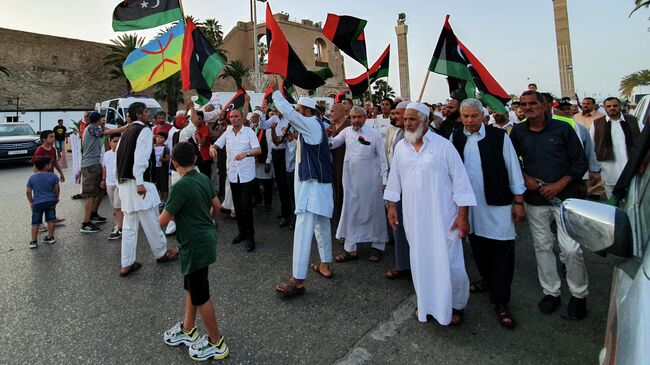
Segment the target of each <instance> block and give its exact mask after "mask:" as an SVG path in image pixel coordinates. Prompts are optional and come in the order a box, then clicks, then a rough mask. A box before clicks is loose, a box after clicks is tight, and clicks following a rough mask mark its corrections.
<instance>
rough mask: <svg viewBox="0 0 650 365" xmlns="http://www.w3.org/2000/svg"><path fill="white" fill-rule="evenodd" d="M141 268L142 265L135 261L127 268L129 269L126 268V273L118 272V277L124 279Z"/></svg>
mask: <svg viewBox="0 0 650 365" xmlns="http://www.w3.org/2000/svg"><path fill="white" fill-rule="evenodd" d="M141 267H142V264H141V263H139V262H137V261H135V262H134V263H132V264H131V266H129V267H128V268H127V270H126V271H120V276H121V277H123V278H125V277H127V276H129V275H131V274H132V273H134V272H136V271H138V270H140V268H141Z"/></svg>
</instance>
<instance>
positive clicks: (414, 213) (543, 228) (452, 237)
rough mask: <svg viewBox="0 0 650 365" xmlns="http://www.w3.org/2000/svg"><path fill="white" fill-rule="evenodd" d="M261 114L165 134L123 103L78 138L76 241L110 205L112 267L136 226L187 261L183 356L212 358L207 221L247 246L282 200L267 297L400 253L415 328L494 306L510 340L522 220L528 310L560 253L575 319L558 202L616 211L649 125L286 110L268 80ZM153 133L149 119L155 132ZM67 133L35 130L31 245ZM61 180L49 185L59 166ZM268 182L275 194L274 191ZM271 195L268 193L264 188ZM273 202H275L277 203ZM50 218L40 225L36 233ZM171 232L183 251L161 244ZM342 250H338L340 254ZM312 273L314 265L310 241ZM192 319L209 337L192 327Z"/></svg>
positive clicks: (406, 105) (176, 340)
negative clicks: (282, 256) (471, 302)
mask: <svg viewBox="0 0 650 365" xmlns="http://www.w3.org/2000/svg"><path fill="white" fill-rule="evenodd" d="M269 87H270V88H271V89H272V90H273V94H272V101H273V103H272V105H268V104H267V102H266V101H265V102H264V105H262V107H255V108H252V110H251V106H250V98H249V97H248V96H246V99H245V103H244V106H243V108H242V110H238V109H232V110H229V111H225V110H219V109H218V108H215V106H214V105H211V104H208V105H207V106H206V107H205V108H204V110H196V109H195V106H194V103H193V102H191V101H188V102H187V103H186V104H185V107H184V110H181V111H179V112H178V113H177V114H176V116H175V117H174V118H173V122H172V123H169V122H168V121H167V119H168V118H167V115H166V114H165V113H164V112H160V113H158V114H156V115H155V116H150V115H149V111H148V110H147V108H146V107H145V105H144V104H142V103H138V102H136V103H134V104H132V105H131V106H130V107H129V111H128V118H127V119H128V123H127V124H126V125H125V126H122V127H119V128H114V129H110V128H107V127H106V126H104V125H103V118H102V116H101V114H99V113H98V112H89V113H86V115H85V117H84V122H83V123H82V130H81V131H78V132H79V133H80V137H81V147H82V158H81V164H80V167H81V170H80V176H74V179H75V180H78V179H79V178H80V179H81V184H82V189H81V193H80V195H81V196H82V197H83V198H84V199H85V204H84V215H83V219H82V224H81V227H80V231H81V232H82V233H85V234H97V233H98V232H101V228H100V226H99V225H101V224H104V223H106V222H107V221H108V219H106V218H104V217H101V216H100V215H99V214H98V208H99V206H100V204H101V203H102V201H103V197H104V196H105V195H108V197H109V202H110V206H111V209H112V212H113V216H114V228H113V230H112V231H111V232H110V234H109V235H108V237H107V238H108V239H111V240H117V239H121V269H120V271H119V275H120V276H122V277H127V276H129V275H131V274H132V273H134V272H135V271H137V270H139V269H141V268H142V264H141V263H140V262H139V261H137V260H136V246H137V237H138V230H139V227H140V226H141V227H142V229H143V231H144V233H145V236H146V238H147V241H148V244H149V247H150V249H151V252H152V254H153V257H154V258H155V260H156V262H158V263H162V262H168V261H173V260H176V259H178V258H180V264H181V265H180V266H181V272H182V274H183V277H184V289H185V316H184V319H183V321H181V322H179V323H177V324H176V325H174V326H173V327H172V328H171V329H170V330H168V331H166V332H165V334H164V341H165V343H167V344H169V345H171V346H176V345H180V344H184V345H186V346H189V347H190V348H189V353H190V356H191V357H192V358H194V359H197V360H205V359H208V358H223V357H225V356H227V355H228V351H229V350H228V346H227V345H226V344H225V342H224V340H223V337H222V336H221V335H220V332H219V329H218V325H217V321H216V316H215V309H214V304H213V303H212V301H211V299H210V292H209V283H208V267H209V265H210V264H212V263H214V262H215V260H216V253H215V250H216V242H217V233H216V232H217V230H218V228H217V223H216V222H217V220H216V218H217V216H218V215H219V214H220V213H221V212H225V214H227V215H228V216H229V217H231V218H232V219H235V220H236V221H237V229H238V234H237V236H236V237H235V238H234V239H233V240H232V242H231V243H232V244H240V243H242V244H243V247H244V250H245V251H246V252H248V253H251V252H253V251H254V250H255V249H256V240H255V210H254V209H253V208H254V207H255V206H256V205H258V204H262V208H261V211H262V212H268V211H269V210H270V208H271V205H272V199H273V198H274V197H275V196H277V197H278V198H279V200H280V204H279V205H280V214H279V215H278V216H277V219H278V222H277V223H278V225H279V227H283V228H285V229H288V230H289V231H293V260H292V271H291V276H290V279H289V280H288V281H287V282H285V283H282V284H280V285H277V286H276V287H275V290H276V291H277V293H278V294H279V295H280V296H282V297H293V296H296V295H300V294H303V293H305V290H306V286H305V280H306V279H307V274H308V272H310V271H312V272H313V273H315V274H318V275H319V276H322V277H324V278H326V279H330V278H332V277H333V275H334V272H333V266H332V263H333V262H337V263H345V262H350V261H355V260H359V259H360V254H359V251H358V247H359V245H361V244H369V245H370V247H371V248H370V255H369V257H368V260H369V261H371V262H378V261H381V260H382V259H383V258H384V256H385V255H384V253H385V252H386V248H387V246H393V247H394V249H393V250H392V252H393V254H392V255H391V256H390V257H389V260H390V261H391V265H390V266H391V267H390V269H388V271H386V272H385V274H384V276H385V277H386V279H390V280H394V279H400V278H411V279H412V283H413V286H414V288H415V292H416V296H417V311H416V313H415V315H416V317H417V319H418V320H419V321H421V322H426V321H428V320H429V319H431V318H433V319H435V320H436V321H437V322H438V323H440V324H441V325H451V326H458V325H460V324H462V323H463V321H464V314H465V313H464V309H465V307H466V305H467V302H468V299H469V296H470V293H480V292H487V293H489V296H490V300H491V302H492V304H493V305H494V311H495V316H496V319H497V321H498V323H499V324H500V325H502V326H503V327H505V328H508V329H513V328H515V327H516V325H517V321H516V320H515V317H514V315H513V313H512V311H511V310H510V308H509V301H510V298H511V286H512V280H513V273H514V265H515V253H514V252H515V239H516V231H515V224H516V223H519V222H524V221H527V222H528V226H529V228H530V231H531V233H532V238H533V246H534V249H535V255H536V259H537V271H538V279H539V283H540V286H541V288H542V298H541V300H540V301H539V310H540V311H542V312H544V313H551V312H554V311H556V310H557V309H558V308H559V306H560V293H561V279H560V273H558V270H557V264H556V260H557V258H556V255H555V253H554V252H553V246H554V244H555V240H556V237H557V241H558V243H559V247H560V255H559V258H560V260H561V262H562V264H563V267H564V268H565V270H566V273H565V275H566V281H567V283H568V287H569V291H570V293H571V298H570V300H569V303H568V306H567V314H568V318H570V319H575V320H580V319H583V318H585V316H586V314H587V296H588V294H589V283H588V275H587V268H586V266H585V261H584V257H583V253H582V250H581V249H580V246H579V244H578V243H577V242H575V241H574V240H573V239H571V237H570V236H569V235H568V234H567V232H566V231H565V230H564V227H563V226H562V224H560V204H561V202H562V201H563V200H564V199H567V198H592V199H603V198H610V197H611V194H612V188H613V186H614V185H615V183H616V180H617V178H618V176H619V175H620V174H621V172H622V169H623V166H624V165H625V163H626V161H627V157H628V155H629V154H630V152H631V149H632V148H634V146H635V143H636V141H637V140H638V137H639V134H640V130H641V129H642V127H643V123H639V121H637V120H636V119H635V118H634V117H633V116H631V115H630V114H626V113H624V112H623V111H622V103H621V101H620V100H619V99H617V98H615V97H610V98H607V99H605V100H604V102H603V105H602V108H603V110H604V111H603V112H601V111H600V110H598V109H599V105H598V104H596V102H595V100H594V99H593V98H590V97H586V98H584V99H583V100H582V101H581V102H580V105H578V103H577V102H576V101H575V100H572V99H569V98H562V99H557V100H555V99H554V98H553V97H552V96H550V94H546V93H540V92H538V91H537V90H536V85H534V84H531V85H529V90H526V91H525V92H523V93H522V94H521V96H520V97H519V98H518V99H517V100H515V101H513V102H511V103H510V104H508V106H507V110H506V111H505V112H503V111H492V110H490V109H489V108H486V107H485V106H484V104H482V103H481V101H479V100H477V99H471V98H470V99H465V100H457V99H454V98H451V99H449V100H447V101H446V102H445V103H438V104H427V103H419V102H412V101H408V100H403V99H402V98H394V99H391V98H385V99H383V100H382V101H381V103H380V105H378V106H375V105H373V104H372V103H371V102H366V103H365V104H363V105H354V102H353V101H352V100H349V99H344V100H342V101H341V102H340V103H335V104H334V105H332V106H331V108H330V109H329V110H326V108H325V107H324V105H321V104H318V103H317V102H316V101H315V100H314V99H312V98H308V97H302V98H300V99H299V100H298V102H297V103H296V104H295V105H292V104H290V103H289V102H288V101H287V100H286V98H285V97H284V96H283V94H282V93H281V92H280V91H278V83H277V81H275V80H273V81H271V82H270V84H269ZM150 120H153V125H152V124H151V122H150ZM61 135H64V136H65V130H64V131H63V132H62V133H61V131H60V130H58V131H43V132H42V133H41V140H42V141H43V144H42V145H41V147H39V149H38V151H37V152H36V154H35V156H34V166H35V170H36V172H35V174H34V175H33V176H31V177H30V179H29V181H28V182H27V198H28V200H29V202H30V204H31V206H32V233H31V234H32V237H31V242H30V247H31V248H36V247H38V244H37V234H38V231H39V229H43V230H45V231H46V232H47V236H46V238H45V239H44V240H43V242H45V243H48V244H53V243H55V238H54V231H55V225H56V223H57V216H56V205H57V204H58V203H59V195H60V187H59V183H60V182H63V181H65V177H64V175H63V171H62V170H61V168H60V166H59V164H58V162H57V161H58V160H59V159H60V158H61V154H60V151H61V149H62V148H63V146H62V144H60V143H58V142H57V141H60V140H61V139H60V138H61ZM55 169H56V171H57V172H58V173H59V176H57V175H56V174H54V173H53V171H54V170H55ZM273 182H275V184H273ZM274 185H275V186H274ZM274 189H275V190H277V195H275V194H273V191H274ZM43 215H44V216H45V222H46V223H47V226H44V227H41V225H42V224H43ZM174 233H175V234H176V240H177V241H178V243H179V248H180V249H176V248H171V247H169V245H168V242H167V238H166V236H168V235H171V234H174ZM332 234H334V235H335V240H334V241H335V242H339V243H341V244H342V246H341V248H340V249H338V251H339V252H336V255H334V252H333V251H334V248H333V245H332V242H333V239H332ZM314 237H315V238H316V242H317V247H318V253H319V257H320V260H319V261H318V262H314V263H310V262H309V258H310V251H311V247H312V239H313V238H314ZM465 240H467V241H469V244H470V247H471V250H472V253H473V255H472V256H473V259H474V263H475V265H476V269H477V271H478V273H479V274H480V277H477V278H475V279H474V280H472V281H470V280H469V277H468V274H467V271H466V263H465V258H464V253H463V242H464V241H465ZM197 311H198V312H199V314H200V316H201V318H202V320H203V323H204V325H205V327H206V332H207V333H206V335H204V336H201V337H199V335H198V330H197V328H196V326H195V322H196V321H195V319H196V313H197Z"/></svg>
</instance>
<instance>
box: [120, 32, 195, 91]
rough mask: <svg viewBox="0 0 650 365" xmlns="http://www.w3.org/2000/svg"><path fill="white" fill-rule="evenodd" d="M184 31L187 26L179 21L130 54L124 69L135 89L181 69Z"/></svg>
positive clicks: (143, 87) (149, 84)
mask: <svg viewBox="0 0 650 365" xmlns="http://www.w3.org/2000/svg"><path fill="white" fill-rule="evenodd" d="M184 33H185V26H184V25H183V23H182V22H179V23H178V24H176V25H175V26H174V27H172V28H171V29H170V30H168V31H167V32H165V33H164V34H162V35H160V36H158V37H156V38H154V39H153V40H152V41H151V42H149V43H147V44H145V45H144V46H142V47H141V48H138V49H136V50H134V51H133V52H131V53H130V54H129V56H128V57H127V58H126V60H125V61H124V64H123V65H122V69H123V70H124V75H125V76H126V78H127V79H129V81H130V82H131V87H132V88H133V91H142V90H144V89H146V88H148V87H149V86H151V85H153V84H155V83H157V82H160V81H162V80H164V79H166V78H168V77H169V76H171V75H173V74H175V73H177V72H178V71H180V70H181V54H182V50H183V35H184Z"/></svg>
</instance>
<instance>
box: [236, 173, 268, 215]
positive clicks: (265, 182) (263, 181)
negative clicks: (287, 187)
mask: <svg viewBox="0 0 650 365" xmlns="http://www.w3.org/2000/svg"><path fill="white" fill-rule="evenodd" d="M255 180H256V181H257V182H256V183H255V204H254V205H257V204H259V203H261V202H262V201H264V206H265V207H270V206H271V202H272V200H273V179H257V178H256V179H255ZM260 185H262V187H263V188H264V196H262V192H261V191H260ZM262 198H263V199H262ZM236 211H237V209H235V212H236Z"/></svg>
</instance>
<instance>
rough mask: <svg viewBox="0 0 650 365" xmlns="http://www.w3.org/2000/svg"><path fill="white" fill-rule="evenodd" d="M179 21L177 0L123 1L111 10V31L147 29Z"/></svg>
mask: <svg viewBox="0 0 650 365" xmlns="http://www.w3.org/2000/svg"><path fill="white" fill-rule="evenodd" d="M180 19H183V12H182V11H181V4H180V1H179V0H138V1H136V0H124V1H122V2H121V3H119V4H118V5H117V6H116V7H115V10H113V30H114V31H116V32H118V31H128V30H138V29H149V28H154V27H157V26H159V25H163V24H167V23H171V22H173V21H175V20H180Z"/></svg>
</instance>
